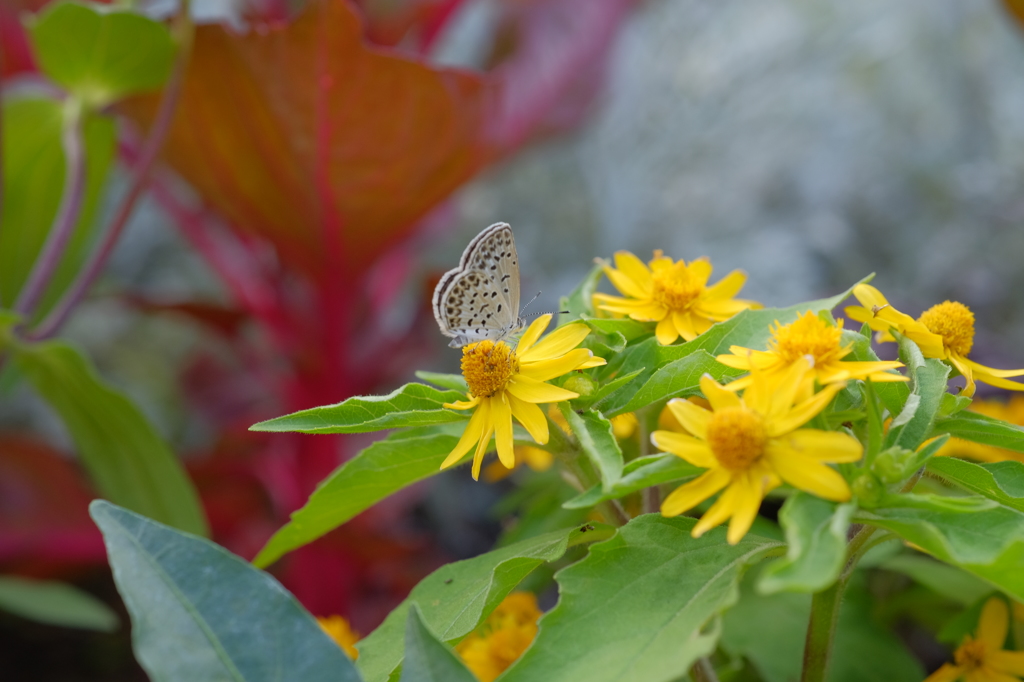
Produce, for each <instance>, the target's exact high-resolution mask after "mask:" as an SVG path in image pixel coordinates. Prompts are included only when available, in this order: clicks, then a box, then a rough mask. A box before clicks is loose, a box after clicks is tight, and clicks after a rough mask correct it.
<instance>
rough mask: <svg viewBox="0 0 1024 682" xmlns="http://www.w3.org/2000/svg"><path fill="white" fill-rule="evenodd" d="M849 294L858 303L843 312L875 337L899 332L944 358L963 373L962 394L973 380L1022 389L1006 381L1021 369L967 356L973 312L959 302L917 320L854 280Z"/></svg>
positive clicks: (933, 355) (935, 308) (886, 337)
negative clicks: (964, 382) (865, 324)
mask: <svg viewBox="0 0 1024 682" xmlns="http://www.w3.org/2000/svg"><path fill="white" fill-rule="evenodd" d="M853 295H854V296H856V297H857V300H858V301H860V303H861V305H859V306H850V307H848V308H846V314H847V315H849V316H850V317H851V318H852V319H854V320H857V321H858V322H866V323H867V324H868V326H870V327H871V328H872V329H874V330H875V331H876V332H879V333H878V334H877V337H876V338H877V340H879V341H893V340H894V337H893V336H892V332H894V331H895V332H899V333H900V334H902V335H903V336H906V337H907V338H908V339H910V340H911V341H913V342H914V343H916V344H917V345H918V347H919V348H920V349H921V353H922V355H924V356H925V357H926V358H938V359H939V360H946V361H947V362H949V363H950V364H952V365H953V366H954V367H956V369H957V370H958V371H959V372H960V373H961V374H963V375H964V379H965V380H966V382H967V385H966V386H965V387H964V391H963V395H965V396H967V397H971V396H973V395H974V390H975V384H974V382H975V380H977V381H981V382H983V383H986V384H991V385H992V386H998V387H999V388H1008V389H1010V390H1011V391H1024V384H1021V383H1018V382H1016V381H1007V378H1008V377H1019V376H1024V369H1013V370H1005V369H994V368H992V367H986V366H985V365H981V364H978V363H977V362H974V361H973V360H968V359H967V354H968V353H970V352H971V347H972V346H973V345H974V313H972V312H971V310H970V308H968V307H967V306H965V305H964V304H963V303H957V302H956V301H944V302H942V303H939V304H938V305H935V306H932V307H931V308H929V309H928V310H926V311H924V312H923V313H921V317H919V318H918V319H917V320H915V319H914V318H912V317H910V316H909V315H905V314H904V313H901V312H900V311H898V310H896V309H895V308H893V307H892V306H891V305H889V301H887V300H886V298H885V296H883V295H882V292H880V291H879V290H878V289H876V288H874V287H873V286H869V285H867V284H858V285H857V286H855V287H854V288H853Z"/></svg>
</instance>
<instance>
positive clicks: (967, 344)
mask: <svg viewBox="0 0 1024 682" xmlns="http://www.w3.org/2000/svg"><path fill="white" fill-rule="evenodd" d="M917 321H918V322H920V323H921V324H923V325H924V326H925V327H928V331H930V332H932V333H933V334H938V335H939V336H941V337H942V343H943V345H945V346H946V348H947V349H948V350H950V351H952V352H954V353H956V354H957V355H961V356H966V355H967V354H968V353H970V352H971V346H973V345H974V313H972V312H971V309H970V308H968V307H967V306H965V305H964V304H963V303H958V302H956V301H944V302H942V303H940V304H938V305H933V306H932V307H931V308H929V309H928V310H926V311H924V312H923V313H921V317H919V318H918V319H917Z"/></svg>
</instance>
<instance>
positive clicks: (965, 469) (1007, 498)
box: [928, 457, 1024, 512]
mask: <svg viewBox="0 0 1024 682" xmlns="http://www.w3.org/2000/svg"><path fill="white" fill-rule="evenodd" d="M928 473H930V474H934V475H936V476H938V477H940V478H942V479H943V480H945V481H946V482H948V483H951V484H953V485H955V486H959V487H961V488H963V489H964V490H969V491H971V492H972V493H977V494H979V495H983V496H985V497H987V498H988V499H990V500H993V501H995V502H998V503H999V504H1001V505H1003V506H1004V507H1009V508H1010V509H1016V510H1017V511H1019V512H1024V464H1022V463H1021V462H995V463H992V464H975V463H974V462H968V461H965V460H962V459H956V458H954V457H935V458H932V459H930V460H929V461H928Z"/></svg>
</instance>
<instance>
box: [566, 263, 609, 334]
mask: <svg viewBox="0 0 1024 682" xmlns="http://www.w3.org/2000/svg"><path fill="white" fill-rule="evenodd" d="M603 274H604V273H603V271H602V270H601V266H600V265H595V266H594V267H593V268H591V269H590V272H588V273H587V276H586V277H584V278H583V281H582V282H580V283H579V285H578V286H577V287H576V288H575V289H573V290H572V292H571V293H570V294H569V295H568V296H563V297H562V299H561V302H560V305H561V308H560V309H561V310H568V311H569V314H568V315H559V316H558V324H559V325H562V324H567V323H569V322H575V321H576V320H578V319H580V317H590V316H592V315H593V314H594V292H595V291H597V284H598V282H600V281H601V276H602V275H603Z"/></svg>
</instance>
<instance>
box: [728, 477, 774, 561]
mask: <svg viewBox="0 0 1024 682" xmlns="http://www.w3.org/2000/svg"><path fill="white" fill-rule="evenodd" d="M733 486H737V487H738V489H737V491H736V502H735V506H734V510H733V514H732V521H730V522H729V532H728V533H727V534H726V538H725V539H726V540H727V541H728V543H729V544H730V545H735V544H736V543H737V542H739V541H740V540H742V539H743V536H744V535H746V534H747V531H749V530H750V527H751V526H752V525H754V519H755V518H757V511H758V510H759V509H760V508H761V500H762V499H764V491H763V487H762V485H761V482H760V481H756V480H754V477H753V475H752V472H750V471H744V472H743V473H742V474H740V475H739V476H737V477H736V480H734V481H733Z"/></svg>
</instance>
